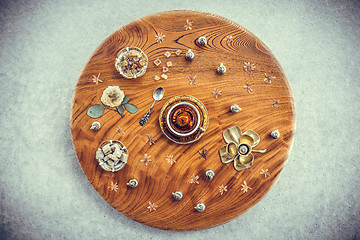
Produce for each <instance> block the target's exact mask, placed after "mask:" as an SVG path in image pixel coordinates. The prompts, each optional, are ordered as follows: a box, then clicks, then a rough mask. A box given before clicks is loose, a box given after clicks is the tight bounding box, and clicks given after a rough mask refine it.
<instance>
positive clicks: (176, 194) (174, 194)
mask: <svg viewBox="0 0 360 240" xmlns="http://www.w3.org/2000/svg"><path fill="white" fill-rule="evenodd" d="M172 195H173V197H174V199H175V200H177V201H179V200H180V199H182V197H183V193H182V192H180V191H176V192H173V193H172Z"/></svg>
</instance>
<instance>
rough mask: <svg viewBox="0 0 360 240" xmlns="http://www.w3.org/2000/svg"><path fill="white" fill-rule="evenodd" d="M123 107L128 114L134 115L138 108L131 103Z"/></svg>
mask: <svg viewBox="0 0 360 240" xmlns="http://www.w3.org/2000/svg"><path fill="white" fill-rule="evenodd" d="M124 107H125V109H126V110H127V111H128V112H129V113H136V111H137V110H138V108H137V107H136V106H135V105H134V104H131V103H125V104H124Z"/></svg>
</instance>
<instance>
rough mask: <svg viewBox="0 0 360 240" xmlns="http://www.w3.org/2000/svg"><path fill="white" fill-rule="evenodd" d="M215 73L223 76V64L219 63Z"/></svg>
mask: <svg viewBox="0 0 360 240" xmlns="http://www.w3.org/2000/svg"><path fill="white" fill-rule="evenodd" d="M217 72H218V73H219V74H224V73H225V72H226V67H225V66H224V64H223V63H221V64H220V66H219V67H218V68H217Z"/></svg>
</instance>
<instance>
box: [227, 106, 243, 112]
mask: <svg viewBox="0 0 360 240" xmlns="http://www.w3.org/2000/svg"><path fill="white" fill-rule="evenodd" d="M240 110H241V107H239V105H237V104H233V105H231V107H230V111H231V112H233V113H237V112H239V111H240Z"/></svg>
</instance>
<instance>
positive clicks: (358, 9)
mask: <svg viewBox="0 0 360 240" xmlns="http://www.w3.org/2000/svg"><path fill="white" fill-rule="evenodd" d="M145 3H146V0H143V1H141V0H134V1H123V0H112V1H104V2H103V3H101V1H76V2H75V3H74V1H73V0H64V1H40V0H39V1H11V2H10V1H7V2H4V1H1V3H0V7H1V9H0V13H1V24H0V29H1V32H0V47H1V50H0V69H1V72H0V77H1V78H0V79H1V90H0V93H1V94H0V99H1V105H0V109H1V111H0V112H1V119H0V120H1V121H0V130H1V135H0V144H1V149H0V156H1V159H0V160H1V163H2V166H1V168H0V194H1V202H0V214H1V217H0V234H1V237H0V238H1V239H62V238H64V239H104V238H106V239H169V238H170V237H171V238H172V239H182V240H185V239H197V240H201V239H225V238H226V239H360V230H359V229H360V210H359V209H360V208H359V199H360V192H359V189H360V174H359V173H360V165H359V155H360V154H359V152H360V151H359V144H360V141H359V133H360V131H359V100H360V96H359V83H360V80H359V76H360V70H359V64H360V61H359V60H360V59H359V58H360V54H359V43H358V42H359V40H360V27H359V23H360V6H359V3H356V1H345V0H344V1H336V0H333V1H318V0H304V1H290V0H288V1H286V0H278V1H272V2H270V1H255V0H250V1H235V0H234V1H226V2H225V1H224V3H222V4H220V3H216V4H215V2H213V3H209V2H207V1H194V0H181V1H171V0H167V1H158V2H156V3H155V2H152V3H151V4H145ZM173 9H193V10H201V11H206V12H211V13H215V14H218V15H221V16H223V17H226V18H228V19H231V20H233V21H235V22H237V23H239V24H240V25H243V26H244V27H246V28H247V29H249V30H250V31H252V32H253V33H254V34H255V35H257V36H258V37H259V38H260V39H261V40H262V41H263V42H264V43H265V44H266V45H267V46H268V47H269V48H270V49H271V50H272V52H273V53H274V55H275V56H276V57H277V59H278V61H279V62H280V64H281V65H282V67H283V69H284V71H285V73H286V75H287V77H288V80H289V82H290V86H291V88H292V90H293V93H294V97H295V102H296V114H297V117H296V120H297V126H296V127H297V128H296V135H295V141H294V146H293V148H292V152H291V154H290V157H289V159H288V163H287V165H286V167H285V168H284V170H283V172H282V174H281V176H280V178H279V181H278V182H277V184H275V185H274V186H273V188H272V189H271V190H270V191H269V193H268V194H267V195H266V196H265V197H264V198H263V199H262V200H261V201H260V202H259V203H258V204H257V205H255V206H254V207H253V208H252V209H250V210H249V211H247V212H246V213H245V214H243V215H241V216H240V217H238V218H237V219H235V220H233V221H231V222H229V223H227V224H224V225H221V226H219V227H215V228H211V229H206V230H202V231H196V232H185V233H181V232H169V231H161V230H157V229H154V228H150V227H147V226H144V225H142V224H139V223H137V222H134V221H132V220H131V219H129V218H127V217H125V216H124V215H122V214H120V213H119V212H117V211H116V210H114V209H113V208H112V207H111V206H109V205H108V204H107V203H106V202H105V201H104V200H103V199H102V198H101V196H99V195H98V194H97V192H96V191H95V190H94V189H93V188H92V186H91V185H90V183H89V182H88V180H87V179H86V177H85V175H84V174H83V172H82V170H81V168H80V166H79V163H78V161H77V158H76V156H75V153H74V149H73V146H72V140H71V134H70V128H69V114H70V105H71V98H72V94H73V90H74V87H75V84H76V82H77V78H78V76H79V74H80V72H81V70H82V68H83V66H84V65H85V63H86V61H87V60H88V58H89V57H90V55H91V54H92V52H93V51H94V50H95V48H96V47H97V46H98V45H99V44H100V43H101V42H102V41H103V40H104V39H105V38H106V37H107V36H109V35H110V34H112V33H113V32H114V31H115V30H117V29H118V28H120V27H121V26H123V25H125V24H127V23H129V22H131V21H133V20H135V19H138V18H141V17H143V16H146V15H149V14H152V13H155V12H160V11H164V10H173Z"/></svg>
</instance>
